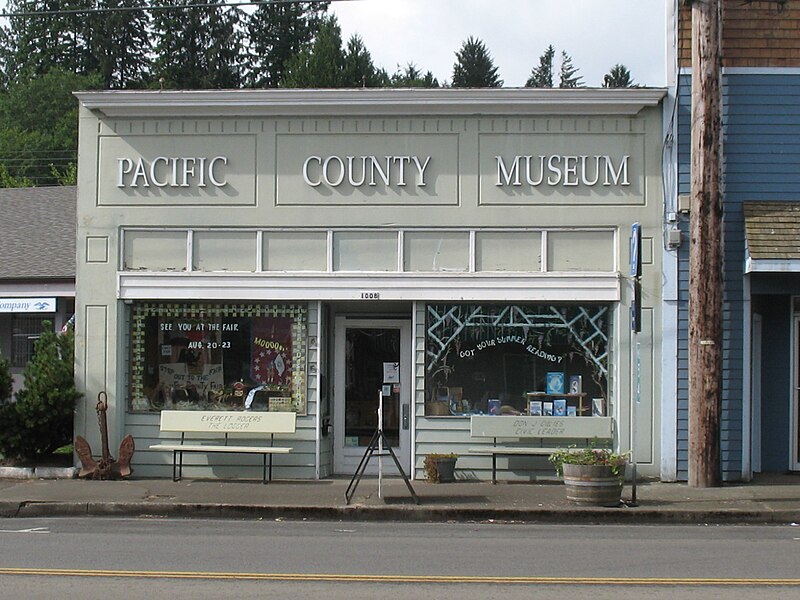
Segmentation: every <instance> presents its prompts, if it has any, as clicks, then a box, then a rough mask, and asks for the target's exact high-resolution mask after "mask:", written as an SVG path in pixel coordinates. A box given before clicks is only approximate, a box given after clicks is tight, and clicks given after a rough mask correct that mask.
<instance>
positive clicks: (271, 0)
mask: <svg viewBox="0 0 800 600" xmlns="http://www.w3.org/2000/svg"><path fill="white" fill-rule="evenodd" d="M354 1H358V0H254V1H252V2H217V3H213V2H203V3H194V4H184V5H174V4H173V5H154V4H148V5H145V6H116V7H113V8H111V7H109V8H71V9H59V10H33V11H19V12H5V11H3V12H0V18H11V17H46V16H58V15H85V14H103V13H118V12H123V13H124V12H134V11H150V12H166V11H170V10H189V9H192V8H229V7H239V6H264V5H268V4H300V3H305V2H312V3H314V4H325V3H328V2H354Z"/></svg>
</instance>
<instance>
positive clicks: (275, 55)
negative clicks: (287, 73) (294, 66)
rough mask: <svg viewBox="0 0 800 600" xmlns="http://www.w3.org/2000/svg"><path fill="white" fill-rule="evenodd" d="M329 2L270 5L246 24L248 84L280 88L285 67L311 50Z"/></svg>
mask: <svg viewBox="0 0 800 600" xmlns="http://www.w3.org/2000/svg"><path fill="white" fill-rule="evenodd" d="M327 10H328V2H293V3H288V2H274V1H271V2H268V3H267V4H262V5H260V6H259V7H258V8H257V9H256V10H255V11H254V12H253V14H252V15H251V16H250V17H249V19H248V20H247V33H248V38H249V42H250V65H249V66H250V68H249V71H248V73H247V84H248V85H249V86H251V87H256V88H265V87H266V88H274V87H278V85H279V84H280V82H281V80H282V79H283V73H284V70H285V69H286V63H287V62H288V61H289V60H290V59H291V58H292V57H293V56H296V55H297V54H299V53H300V52H301V51H303V50H304V49H306V48H308V47H309V46H310V45H311V43H312V42H313V40H314V36H315V35H316V34H317V32H318V31H319V27H320V23H321V21H322V18H323V17H324V15H325V13H326V11H327Z"/></svg>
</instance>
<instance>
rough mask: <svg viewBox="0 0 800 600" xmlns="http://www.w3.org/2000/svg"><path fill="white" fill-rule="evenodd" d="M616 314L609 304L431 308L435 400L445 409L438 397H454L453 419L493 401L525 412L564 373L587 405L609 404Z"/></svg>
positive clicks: (429, 387) (429, 372)
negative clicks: (599, 398) (611, 343)
mask: <svg viewBox="0 0 800 600" xmlns="http://www.w3.org/2000/svg"><path fill="white" fill-rule="evenodd" d="M610 315H611V312H610V306H609V305H607V304H581V305H578V304H561V305H556V304H548V305H525V304H429V305H427V306H426V391H427V393H428V399H429V400H431V401H433V402H432V405H433V407H434V408H435V409H436V410H441V406H440V405H439V404H437V402H436V401H437V400H439V401H440V402H441V398H438V397H437V396H444V395H445V394H449V400H450V404H451V407H448V413H449V414H455V412H454V411H455V410H456V409H458V410H461V411H465V410H471V411H473V412H475V411H477V410H484V411H485V410H488V408H487V404H488V402H489V400H490V399H492V398H491V396H497V398H495V399H496V400H498V401H500V402H501V403H506V404H509V410H511V408H510V405H512V404H513V405H515V406H517V410H520V411H523V410H528V408H527V407H526V406H525V402H526V396H530V394H533V393H546V392H547V393H549V390H547V387H546V385H545V383H543V381H544V380H545V379H547V378H548V377H549V376H550V375H551V374H553V375H555V374H560V378H561V380H562V381H564V380H565V381H568V382H571V384H572V387H573V388H576V387H577V388H579V391H578V394H575V395H580V396H586V397H587V404H586V405H585V406H588V400H589V399H591V398H592V397H594V396H602V398H603V399H604V400H605V399H606V398H607V378H608V359H609V331H610V326H609V318H610ZM448 390H449V391H448ZM453 390H456V391H455V393H454V392H453ZM572 391H573V392H574V391H575V390H574V389H573V390H572ZM568 392H569V390H565V391H564V392H563V393H564V394H567V395H569V394H568ZM587 393H588V394H587ZM487 395H488V397H485V396H487ZM554 395H558V394H554ZM466 396H469V402H466V401H464V400H463V398H464V397H466ZM454 397H455V398H456V400H455V404H456V409H454V408H453V407H452V404H453V402H454V400H453V398H454ZM439 414H441V412H440V413H439Z"/></svg>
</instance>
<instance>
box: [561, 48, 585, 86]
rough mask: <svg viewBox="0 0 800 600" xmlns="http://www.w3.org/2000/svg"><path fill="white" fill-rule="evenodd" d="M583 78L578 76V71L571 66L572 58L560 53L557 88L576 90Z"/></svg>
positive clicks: (562, 52) (563, 52)
mask: <svg viewBox="0 0 800 600" xmlns="http://www.w3.org/2000/svg"><path fill="white" fill-rule="evenodd" d="M582 83H583V77H581V76H579V75H578V69H577V67H575V66H574V65H573V64H572V57H571V56H570V55H569V54H567V53H566V52H565V51H564V50H562V51H561V74H560V76H559V82H558V87H560V88H576V87H581V84H582Z"/></svg>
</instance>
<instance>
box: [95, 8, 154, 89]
mask: <svg viewBox="0 0 800 600" xmlns="http://www.w3.org/2000/svg"><path fill="white" fill-rule="evenodd" d="M144 6H146V4H145V2H144V0H98V1H97V8H104V9H114V8H142V7H144ZM86 21H87V25H88V27H89V28H90V31H91V36H90V38H89V39H90V41H91V52H92V57H93V71H96V72H97V73H98V74H99V76H100V78H101V79H102V82H103V87H104V88H108V89H126V88H138V87H143V86H144V84H145V82H146V81H147V78H148V76H149V73H150V62H151V59H150V50H151V45H152V42H151V39H150V32H149V28H150V15H149V13H148V12H147V11H144V10H125V11H113V10H109V12H101V13H93V14H90V15H87V16H86Z"/></svg>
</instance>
